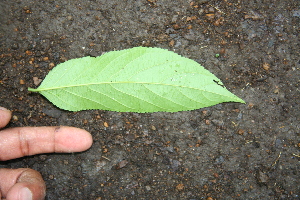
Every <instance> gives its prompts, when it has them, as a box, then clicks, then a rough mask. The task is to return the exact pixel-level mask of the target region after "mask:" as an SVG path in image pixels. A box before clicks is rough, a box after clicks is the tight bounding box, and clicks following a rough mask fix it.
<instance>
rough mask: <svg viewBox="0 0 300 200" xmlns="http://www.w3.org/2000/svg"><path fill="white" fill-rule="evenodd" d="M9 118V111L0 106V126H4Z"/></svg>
mask: <svg viewBox="0 0 300 200" xmlns="http://www.w3.org/2000/svg"><path fill="white" fill-rule="evenodd" d="M10 118H11V111H10V110H8V109H6V108H4V107H0V128H3V127H4V126H6V125H7V124H8V122H9V120H10Z"/></svg>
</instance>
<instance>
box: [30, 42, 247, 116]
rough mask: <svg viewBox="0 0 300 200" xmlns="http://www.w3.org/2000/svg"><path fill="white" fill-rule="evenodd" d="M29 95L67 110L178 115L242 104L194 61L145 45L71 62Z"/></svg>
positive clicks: (52, 72) (58, 67) (53, 73)
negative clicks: (215, 106) (227, 104)
mask: <svg viewBox="0 0 300 200" xmlns="http://www.w3.org/2000/svg"><path fill="white" fill-rule="evenodd" d="M216 82H217V83H216ZM30 91H35V92H40V93H41V94H42V95H44V96H45V97H46V98H47V99H49V100H50V101H51V102H52V103H53V104H55V105H56V106H58V107H59V108H61V109H65V110H70V111H79V110H89V109H101V110H111V111H119V112H158V111H166V112H176V111H183V110H193V109H198V108H202V107H208V106H212V105H215V104H218V103H222V102H231V101H232V102H241V103H244V101H243V100H242V99H240V98H238V97H237V96H235V95H234V94H232V93H230V92H229V91H228V90H227V89H226V88H224V87H223V83H222V82H221V80H219V79H218V78H217V77H215V76H214V75H213V74H212V73H210V72H209V71H208V70H206V69H204V68H203V67H202V66H201V65H199V64H198V63H197V62H195V61H193V60H190V59H188V58H184V57H181V56H180V55H178V54H176V53H174V52H171V51H168V50H164V49H159V48H146V47H135V48H132V49H127V50H121V51H113V52H109V53H106V54H104V55H102V56H100V57H96V58H93V57H84V58H78V59H72V60H69V61H67V62H65V63H62V64H59V65H58V66H57V67H55V68H54V69H53V70H52V71H51V72H49V74H48V75H47V76H46V78H45V80H44V81H43V82H42V84H41V85H40V87H38V89H30ZM66 99H67V100H66Z"/></svg>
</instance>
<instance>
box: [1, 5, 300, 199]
mask: <svg viewBox="0 0 300 200" xmlns="http://www.w3.org/2000/svg"><path fill="white" fill-rule="evenodd" d="M0 9H1V11H0V23H1V24H0V45H1V46H0V59H1V60H0V66H1V69H0V96H1V99H0V105H1V106H4V107H7V108H8V109H10V110H12V111H13V119H12V121H11V123H10V124H9V125H8V127H19V126H46V125H47V126H48V125H49V126H58V125H68V126H75V127H80V128H83V129H86V130H88V131H90V132H91V133H92V135H93V138H94V144H93V146H92V148H91V149H89V150H88V151H86V152H83V153H76V154H47V155H36V156H30V157H25V158H21V159H16V160H11V161H8V162H1V163H0V167H7V168H10V167H12V168H18V167H30V168H33V169H35V170H38V171H40V172H41V173H42V175H43V177H44V179H45V181H46V184H47V197H46V199H51V200H52V199H53V200H57V199H190V200H192V199H299V198H300V197H299V195H300V180H299V179H300V122H299V121H300V110H299V107H300V91H299V84H300V79H299V77H300V76H299V75H300V56H299V55H300V42H299V32H300V26H299V24H300V1H299V0H276V1H274V0H261V1H256V0H242V1H241V0H211V1H208V0H177V1H174V0H122V1H118V0H110V1H107V0H87V1H80V0H72V1H65V0H49V1H37V0H36V1H33V0H1V2H0ZM135 46H151V47H161V48H165V49H169V50H172V51H175V52H177V53H178V54H180V55H183V56H185V57H188V58H190V59H193V60H195V61H197V62H198V63H200V64H201V65H203V66H205V67H206V68H207V69H208V70H209V71H211V72H212V73H214V74H215V75H216V76H217V77H219V78H220V79H221V80H222V81H223V83H224V84H225V85H226V87H227V88H228V89H229V90H230V91H231V92H233V93H234V94H236V95H237V96H239V97H241V98H242V99H244V100H245V101H246V102H247V103H246V104H237V103H223V104H219V105H216V106H213V107H210V108H204V109H199V110H194V111H187V112H178V113H152V114H149V113H148V114H136V113H117V112H109V111H101V110H100V111H93V110H92V111H81V112H67V111H63V110H59V109H58V108H56V107H55V106H54V105H52V104H51V103H50V102H49V101H48V100H47V99H45V98H43V97H42V96H41V95H39V94H35V93H30V92H28V91H27V87H34V88H36V87H37V86H36V85H35V84H34V81H33V78H34V77H36V78H35V79H43V78H44V77H45V76H46V74H47V73H48V72H49V71H50V70H51V69H52V68H53V67H54V66H55V65H57V64H59V63H61V62H63V61H65V60H69V59H72V58H77V57H84V56H88V55H90V56H98V55H101V54H102V53H103V52H108V51H112V50H121V49H127V48H131V47H135ZM216 54H219V55H220V56H219V57H216Z"/></svg>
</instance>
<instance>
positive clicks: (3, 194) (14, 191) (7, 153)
mask: <svg viewBox="0 0 300 200" xmlns="http://www.w3.org/2000/svg"><path fill="white" fill-rule="evenodd" d="M10 118H11V112H10V111H9V110H7V109H5V108H2V107H0V129H1V128H3V127H4V126H6V125H7V124H8V122H9V120H10ZM91 145H92V136H91V134H90V133H88V132H87V131H85V130H82V129H79V128H73V127H65V126H61V127H22V128H9V129H4V130H1V131H0V161H5V160H9V159H14V158H19V157H23V156H28V155H34V154H40V153H53V152H56V153H71V152H80V151H85V150H87V149H88V148H90V147H91ZM45 190H46V186H45V182H44V180H43V178H42V176H41V174H40V173H39V172H37V171H35V170H32V169H29V168H20V169H0V199H2V198H5V199H6V200H38V199H44V198H45V194H46V192H45Z"/></svg>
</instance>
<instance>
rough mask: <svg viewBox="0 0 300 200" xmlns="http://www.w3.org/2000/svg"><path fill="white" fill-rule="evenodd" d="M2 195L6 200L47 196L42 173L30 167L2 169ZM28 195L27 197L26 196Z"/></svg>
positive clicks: (0, 184)
mask: <svg viewBox="0 0 300 200" xmlns="http://www.w3.org/2000/svg"><path fill="white" fill-rule="evenodd" d="M0 177H1V178H0V197H1V196H2V198H6V200H13V199H14V200H21V197H23V198H22V199H30V198H29V197H31V199H33V200H39V199H44V198H45V191H46V185H45V182H44V180H43V178H42V176H41V174H40V173H39V172H37V171H35V170H32V169H29V168H20V169H0ZM25 197H27V198H25Z"/></svg>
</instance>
